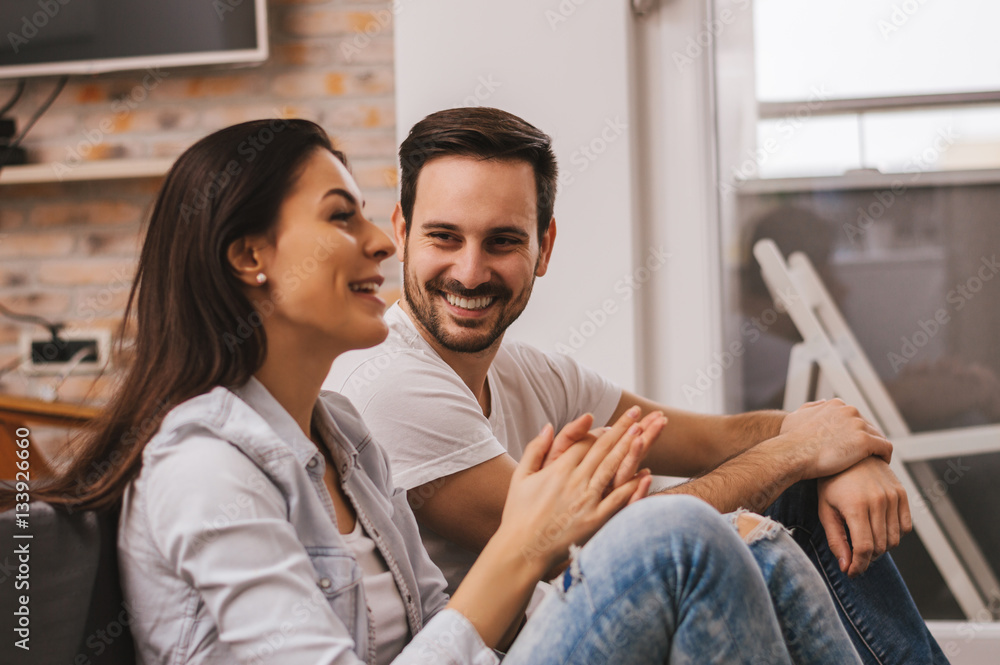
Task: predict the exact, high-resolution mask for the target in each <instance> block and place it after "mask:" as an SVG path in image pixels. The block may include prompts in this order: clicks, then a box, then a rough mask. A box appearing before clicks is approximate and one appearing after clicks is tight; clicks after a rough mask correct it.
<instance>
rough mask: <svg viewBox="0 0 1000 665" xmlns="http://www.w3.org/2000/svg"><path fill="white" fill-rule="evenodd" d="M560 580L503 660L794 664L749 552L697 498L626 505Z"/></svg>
mask: <svg viewBox="0 0 1000 665" xmlns="http://www.w3.org/2000/svg"><path fill="white" fill-rule="evenodd" d="M559 582H560V587H559V589H558V591H557V593H555V594H552V595H551V596H550V597H549V598H547V599H546V600H545V602H543V603H542V605H541V606H540V607H539V608H538V610H537V611H536V612H535V614H534V615H533V616H532V618H531V620H530V621H529V622H528V623H527V625H526V626H525V627H524V629H523V630H522V632H521V635H520V636H519V637H518V638H517V640H516V641H515V643H514V646H513V647H512V648H511V650H510V652H509V653H508V654H507V657H506V658H505V660H504V663H505V665H519V664H521V663H533V664H535V663H581V664H582V663H614V664H615V665H630V664H632V663H635V664H639V663H643V664H646V663H667V662H669V663H673V664H681V663H684V664H690V665H695V664H697V665H706V664H709V663H745V664H747V665H751V664H753V665H758V664H760V663H768V664H771V665H781V664H783V663H790V662H791V659H790V657H789V654H788V650H787V649H786V647H785V643H784V639H783V638H782V634H781V628H780V627H779V625H778V620H777V618H776V616H775V613H774V609H773V606H772V604H771V599H770V597H769V595H768V590H767V586H766V584H765V581H764V577H763V575H762V574H761V572H760V570H759V568H758V566H757V563H756V562H755V561H754V558H753V556H752V555H751V553H750V550H749V549H748V548H747V546H746V545H745V544H744V543H743V541H742V540H740V537H739V536H738V535H737V534H736V532H735V531H734V530H733V529H732V527H731V526H730V525H729V524H728V523H727V522H726V520H725V519H724V518H722V517H721V516H720V515H719V513H718V512H717V511H715V509H713V508H712V507H711V506H709V505H708V504H706V503H704V502H702V501H700V500H698V499H695V498H692V497H687V496H654V497H650V498H647V499H644V500H643V501H639V502H638V503H636V504H634V505H633V506H630V507H629V508H627V509H626V510H624V511H622V512H621V513H620V514H618V515H617V516H615V517H614V519H612V520H611V521H610V522H608V524H607V525H605V526H604V528H603V529H601V530H600V531H599V532H598V533H597V534H596V535H595V536H594V537H593V538H592V539H591V541H590V542H589V543H587V545H586V546H585V547H583V548H582V549H581V550H579V551H577V552H576V553H575V556H574V558H573V561H572V563H571V565H570V568H569V569H568V570H567V571H566V572H565V573H564V574H563V576H562V577H561V578H560V580H559ZM819 662H823V663H827V662H828V663H837V665H843V661H841V660H828V661H819Z"/></svg>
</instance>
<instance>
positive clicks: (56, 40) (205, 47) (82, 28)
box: [0, 0, 267, 79]
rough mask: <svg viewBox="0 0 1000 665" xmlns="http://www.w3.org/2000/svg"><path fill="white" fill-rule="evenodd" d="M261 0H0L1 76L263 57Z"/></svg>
mask: <svg viewBox="0 0 1000 665" xmlns="http://www.w3.org/2000/svg"><path fill="white" fill-rule="evenodd" d="M265 1H266V0H0V79H3V78H22V77H28V76H50V75H56V74H98V73H104V72H114V71H126V70H136V69H145V68H147V67H177V66H186V65H207V64H221V63H251V62H260V61H262V60H265V59H266V58H267V13H266V9H265Z"/></svg>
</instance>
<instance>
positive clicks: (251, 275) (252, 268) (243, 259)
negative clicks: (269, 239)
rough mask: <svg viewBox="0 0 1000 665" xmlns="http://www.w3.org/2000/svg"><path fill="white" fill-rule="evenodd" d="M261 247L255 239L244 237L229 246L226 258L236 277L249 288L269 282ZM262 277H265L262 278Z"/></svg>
mask: <svg viewBox="0 0 1000 665" xmlns="http://www.w3.org/2000/svg"><path fill="white" fill-rule="evenodd" d="M260 249H261V245H260V243H259V242H256V241H255V240H254V239H252V238H249V237H243V238H240V239H239V240H234V241H233V242H231V243H230V244H229V249H228V250H227V251H226V258H228V259H229V265H230V266H232V268H233V273H234V274H235V275H236V277H237V278H238V279H239V280H240V281H241V282H243V283H244V284H246V285H247V286H261V285H263V284H264V283H265V282H266V281H267V272H266V271H265V270H264V264H263V262H262V261H261V251H260ZM260 275H263V276H264V277H263V278H261V277H260Z"/></svg>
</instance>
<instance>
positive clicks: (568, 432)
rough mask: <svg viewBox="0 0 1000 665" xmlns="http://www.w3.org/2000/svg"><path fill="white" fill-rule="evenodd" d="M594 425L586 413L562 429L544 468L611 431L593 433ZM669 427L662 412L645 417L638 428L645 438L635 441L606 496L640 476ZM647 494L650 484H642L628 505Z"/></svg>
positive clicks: (606, 489) (604, 430)
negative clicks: (640, 469)
mask: <svg viewBox="0 0 1000 665" xmlns="http://www.w3.org/2000/svg"><path fill="white" fill-rule="evenodd" d="M593 422H594V418H593V416H591V415H590V414H589V413H587V414H584V415H583V416H581V417H579V418H577V419H576V420H574V421H573V422H571V423H569V424H568V425H566V426H565V427H563V428H562V430H561V431H560V432H559V434H558V435H556V437H555V440H554V441H553V442H552V446H551V447H550V448H549V451H548V453H546V455H545V461H544V462H543V463H542V468H545V467H547V466H548V465H549V464H551V463H552V462H554V461H555V460H557V459H558V458H559V456H560V455H562V454H563V453H564V452H566V451H567V450H568V449H569V447H570V446H572V445H573V444H575V443H585V444H587V445H593V444H594V443H595V442H596V441H597V439H598V438H600V436H601V435H603V434H604V433H606V432H607V431H608V430H610V429H611V428H610V427H597V428H594V429H590V428H591V427H593ZM666 423H667V418H666V416H664V415H663V412H662V411H650V412H649V413H648V414H646V417H645V418H643V419H642V421H641V422H640V423H639V426H640V427H641V428H642V434H641V435H640V436H638V437H636V438H635V439H634V440H633V441H632V445H631V446H630V447H629V450H628V455H626V457H625V459H624V460H623V461H622V463H621V464H620V465H619V466H618V471H617V472H616V473H615V477H614V480H613V481H612V482H611V483H609V484H608V486H607V487H606V488H605V492H604V493H605V496H607V495H608V494H609V493H610V492H611V491H612V490H614V489H615V488H616V487H620V486H621V485H622V484H624V483H626V482H628V481H629V480H631V479H632V478H633V477H634V476H635V475H636V474H637V473H640V471H639V465H641V464H642V462H643V460H645V459H646V454H647V453H648V452H649V447H650V446H651V445H652V443H653V441H655V440H656V437H657V436H659V434H660V431H661V430H662V429H663V427H664V426H665V425H666ZM643 475H648V473H644V474H643ZM648 492H649V482H646V483H641V484H640V488H639V491H637V492H636V493H635V494H633V495H632V497H631V498H630V499H629V504H632V503H634V502H635V501H638V500H639V499H642V498H644V497H645V496H646V494H647V493H648Z"/></svg>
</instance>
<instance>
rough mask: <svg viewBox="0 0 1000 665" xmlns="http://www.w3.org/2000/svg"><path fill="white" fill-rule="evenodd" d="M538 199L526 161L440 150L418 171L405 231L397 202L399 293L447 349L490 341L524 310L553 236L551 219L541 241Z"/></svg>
mask: <svg viewBox="0 0 1000 665" xmlns="http://www.w3.org/2000/svg"><path fill="white" fill-rule="evenodd" d="M535 205H536V201H535V175H534V171H533V169H532V167H531V165H530V164H529V163H527V162H523V161H483V160H478V159H474V158H469V157H439V158H437V159H433V160H431V161H430V162H428V163H427V164H425V165H424V167H423V169H422V170H421V171H420V176H419V178H418V179H417V191H416V198H415V200H414V204H413V220H412V223H411V225H410V232H409V234H408V235H407V234H406V230H405V223H404V220H403V217H402V213H401V211H400V209H399V207H398V206H397V208H396V211H395V213H394V214H393V230H394V232H395V234H396V239H397V247H398V248H401V251H402V256H401V258H402V259H403V262H404V269H403V273H404V274H403V295H404V297H405V299H406V303H407V305H408V306H409V310H410V312H411V313H412V315H413V318H414V319H416V321H417V323H418V324H419V325H420V326H422V327H423V328H424V330H425V331H426V332H427V333H429V334H430V336H431V337H433V338H434V339H435V340H436V341H437V343H438V344H440V345H441V346H442V347H444V348H445V349H448V350H450V351H457V352H461V353H478V352H480V351H485V350H487V349H489V348H491V347H492V346H493V345H494V344H496V343H497V341H498V340H499V338H500V336H501V335H502V334H503V332H504V331H505V330H506V329H507V327H508V326H510V324H512V323H513V322H514V321H515V320H516V319H517V317H518V316H520V314H521V312H522V311H524V308H525V306H526V305H527V304H528V298H529V297H530V295H531V287H532V285H533V284H534V281H535V277H536V276H541V275H543V274H545V271H546V269H547V267H548V261H549V256H550V254H551V251H552V242H553V240H554V238H555V224H554V223H553V224H552V225H551V226H550V228H549V231H548V233H546V235H545V237H544V238H543V240H542V244H541V246H539V243H538V217H537V214H536V207H535ZM397 251H399V250H397Z"/></svg>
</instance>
